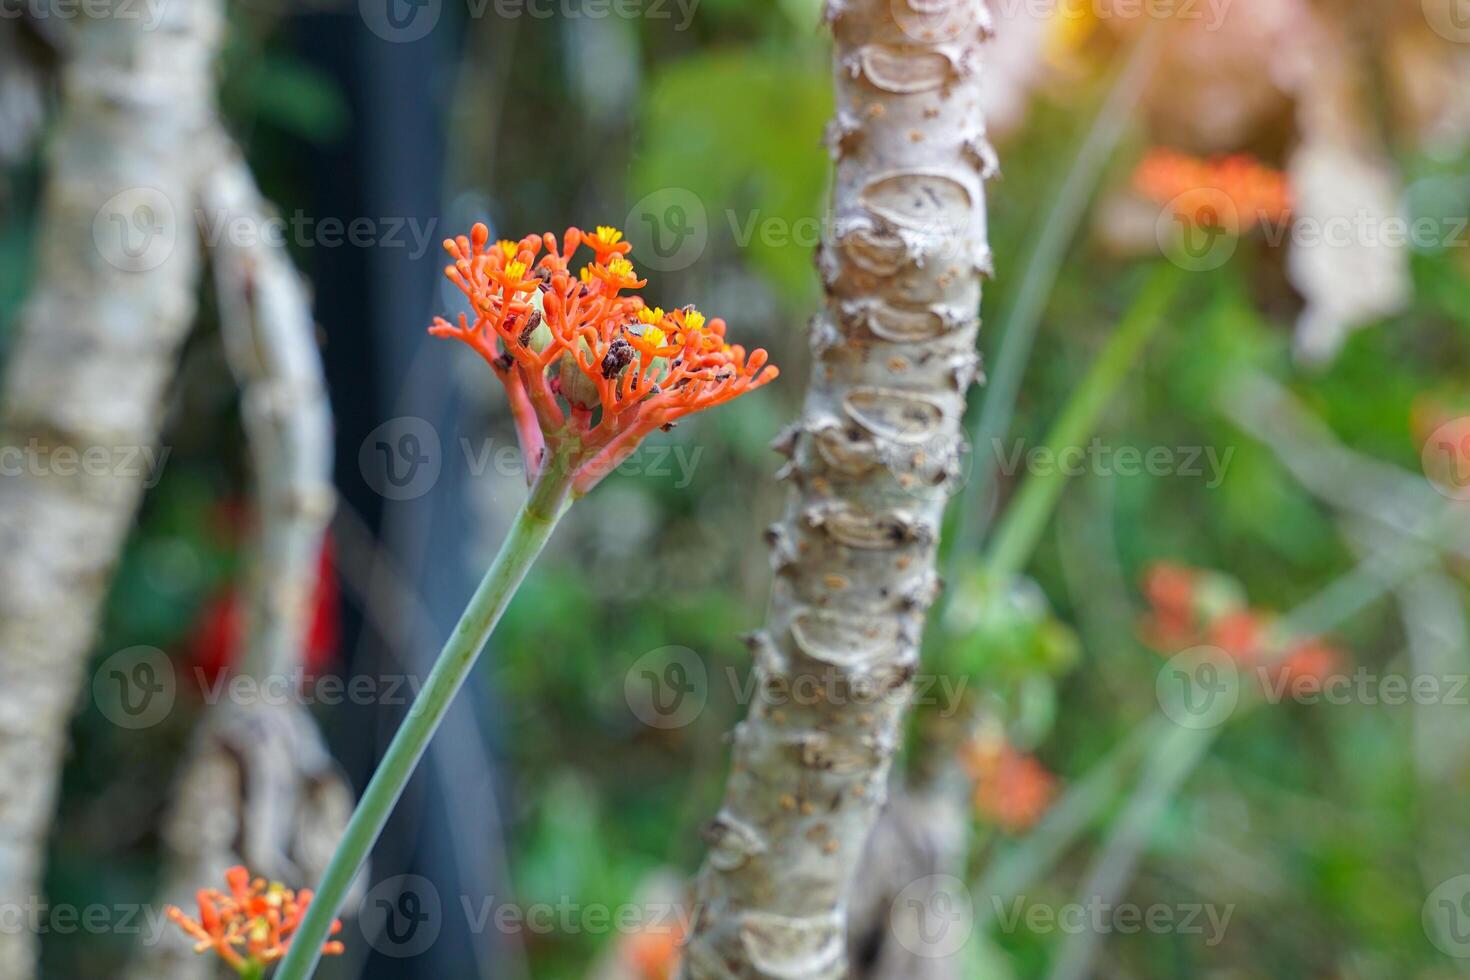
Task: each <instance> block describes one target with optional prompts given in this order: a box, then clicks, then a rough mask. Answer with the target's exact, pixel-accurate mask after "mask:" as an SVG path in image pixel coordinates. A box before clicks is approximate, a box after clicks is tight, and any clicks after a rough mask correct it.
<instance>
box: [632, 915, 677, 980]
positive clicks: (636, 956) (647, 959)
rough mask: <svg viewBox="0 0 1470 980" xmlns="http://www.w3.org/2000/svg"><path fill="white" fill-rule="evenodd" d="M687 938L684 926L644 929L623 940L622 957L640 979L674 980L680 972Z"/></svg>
mask: <svg viewBox="0 0 1470 980" xmlns="http://www.w3.org/2000/svg"><path fill="white" fill-rule="evenodd" d="M683 941H684V933H683V930H682V929H680V928H669V927H666V926H658V927H655V928H650V929H644V930H642V931H640V932H635V933H633V934H632V935H630V936H628V937H626V938H625V939H624V940H623V944H622V959H623V962H624V963H625V964H626V965H627V967H628V969H629V971H630V972H631V973H632V974H633V976H634V977H637V980H672V978H673V977H674V976H675V975H676V974H677V973H678V968H679V947H680V944H681V943H682V942H683Z"/></svg>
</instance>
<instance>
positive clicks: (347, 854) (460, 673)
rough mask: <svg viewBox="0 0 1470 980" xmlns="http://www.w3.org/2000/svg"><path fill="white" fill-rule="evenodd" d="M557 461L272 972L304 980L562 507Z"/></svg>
mask: <svg viewBox="0 0 1470 980" xmlns="http://www.w3.org/2000/svg"><path fill="white" fill-rule="evenodd" d="M561 463H562V460H560V459H557V460H555V461H554V462H552V463H548V465H547V467H546V469H545V470H544V471H543V472H542V474H541V476H539V477H538V478H537V480H536V483H535V484H534V485H533V486H532V487H531V495H530V497H529V498H528V499H527V500H526V503H525V505H524V506H523V507H522V508H521V511H520V513H519V514H517V515H516V519H515V523H513V524H512V525H511V528H510V533H509V534H507V535H506V537H505V541H504V543H502V544H501V546H500V553H499V554H497V555H496V556H495V561H494V562H493V563H492V564H491V565H490V570H489V571H487V572H486V573H485V578H484V580H483V581H481V582H480V586H479V588H478V589H476V590H475V594H474V596H473V597H471V599H470V602H469V605H467V606H466V607H465V611H464V614H463V615H462V616H461V617H460V620H459V624H458V625H457V626H455V628H454V632H453V633H452V634H450V637H449V640H448V642H446V643H445V644H444V649H443V651H442V652H441V653H440V654H439V659H438V661H437V662H436V663H435V664H434V668H433V670H431V671H430V672H429V677H428V680H427V681H425V683H424V689H423V692H422V693H421V694H420V695H419V697H418V699H417V700H416V701H414V703H413V708H412V709H410V711H409V713H408V717H407V718H406V719H404V722H403V725H402V727H400V728H399V729H398V732H397V734H395V735H394V736H393V741H392V742H391V743H390V744H389V746H388V751H387V752H386V753H384V755H383V760H382V762H380V763H379V764H378V770H377V772H375V773H373V778H372V780H371V781H370V782H369V783H368V787H367V791H366V792H364V793H363V795H362V799H361V800H360V801H359V802H358V804H357V809H356V810H355V811H353V814H352V819H351V820H350V821H349V822H348V824H347V830H346V832H345V833H344V834H343V835H342V840H341V842H340V843H338V845H337V850H336V852H335V853H334V854H333V855H332V861H331V863H330V864H329V865H328V866H327V872H326V874H325V875H324V876H323V878H322V882H321V885H320V886H319V887H318V888H317V891H316V896H315V898H313V900H312V903H311V907H310V909H308V910H307V914H306V919H305V921H304V922H302V924H301V928H300V929H299V930H297V932H296V935H295V937H294V938H293V940H292V942H291V948H290V950H289V951H288V952H287V954H286V958H285V959H284V960H282V961H281V968H280V971H279V972H278V973H277V974H276V980H306V978H307V977H309V976H311V974H312V971H313V970H315V968H316V965H317V962H318V961H319V960H320V959H321V955H322V945H323V944H324V943H325V942H326V941H327V938H328V934H329V932H330V931H331V926H332V921H333V920H334V919H336V918H337V915H338V914H339V913H340V912H341V909H342V903H343V901H344V899H345V897H346V895H347V890H348V888H349V887H350V886H351V884H352V881H353V879H354V878H356V877H357V873H358V871H359V869H361V867H362V864H363V862H364V861H365V860H366V859H367V856H368V853H369V852H370V851H371V850H372V848H373V845H374V844H376V843H377V841H378V837H379V836H380V835H381V834H382V832H383V826H384V825H385V824H386V823H387V822H388V816H389V814H390V813H392V812H393V808H394V806H396V805H397V803H398V799H399V797H400V796H402V795H403V790H404V787H405V786H407V785H408V781H409V778H410V777H412V775H413V772H414V769H415V768H416V767H417V766H418V763H419V760H420V759H421V758H422V757H423V755H424V751H425V749H427V748H428V745H429V741H430V740H431V739H432V738H433V737H434V732H435V731H436V730H437V729H438V728H439V724H440V723H441V722H442V721H443V720H444V716H445V714H447V713H448V711H449V705H450V703H451V702H452V701H453V700H454V696H455V694H456V693H458V691H459V689H460V688H461V687H462V686H463V685H464V682H465V680H466V678H468V677H469V675H470V671H471V670H472V669H473V668H474V666H475V661H476V660H477V659H479V656H480V651H481V650H482V649H483V648H484V646H485V643H486V641H487V640H489V639H490V634H491V632H492V631H493V630H494V629H495V624H496V623H498V622H499V621H500V617H501V615H502V614H503V613H504V612H505V609H506V607H507V606H508V605H509V604H510V600H511V597H512V596H514V595H515V592H516V589H517V588H518V587H519V586H520V584H521V581H522V580H523V579H524V578H525V577H526V572H527V571H528V570H529V569H530V567H531V564H532V563H533V562H534V561H535V560H536V557H537V556H538V555H539V554H540V553H541V549H542V548H544V547H545V545H546V542H547V540H548V539H549V538H550V537H551V532H552V530H553V529H554V528H555V527H556V523H557V521H558V519H560V517H561V515H562V513H563V512H564V511H565V509H566V506H567V504H568V502H569V496H570V494H569V491H570V477H569V475H568V474H567V472H566V469H565V467H564V466H563V465H561Z"/></svg>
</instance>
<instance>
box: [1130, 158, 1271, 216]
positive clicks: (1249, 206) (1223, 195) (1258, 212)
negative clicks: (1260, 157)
mask: <svg viewBox="0 0 1470 980" xmlns="http://www.w3.org/2000/svg"><path fill="white" fill-rule="evenodd" d="M1133 186H1134V188H1135V189H1136V190H1137V191H1138V192H1139V193H1140V194H1142V195H1143V196H1144V197H1147V198H1148V199H1149V200H1152V201H1156V202H1158V203H1160V204H1168V205H1169V206H1171V207H1172V208H1173V209H1174V211H1175V213H1176V214H1178V215H1180V216H1181V217H1182V218H1184V219H1185V220H1186V221H1189V222H1190V223H1191V224H1193V225H1196V226H1200V227H1218V228H1224V230H1226V231H1229V232H1231V233H1233V234H1241V233H1244V232H1245V231H1247V230H1249V229H1250V228H1252V227H1253V226H1255V225H1256V224H1277V223H1279V222H1281V221H1284V220H1286V219H1287V217H1288V216H1289V215H1290V213H1291V207H1292V198H1291V188H1290V186H1289V185H1288V183H1287V179H1286V175H1285V174H1283V173H1282V172H1281V171H1279V170H1276V169H1274V168H1272V167H1268V166H1266V165H1265V164H1263V163H1261V162H1259V161H1257V160H1256V159H1255V158H1254V157H1251V156H1249V155H1247V154H1236V155H1234V156H1228V157H1220V158H1217V159H1214V160H1204V159H1201V158H1199V157H1194V156H1189V155H1188V154H1184V153H1177V152H1175V151H1173V150H1166V149H1155V150H1152V151H1150V152H1149V153H1148V155H1147V156H1145V157H1144V158H1143V160H1142V162H1140V163H1139V165H1138V167H1137V169H1135V170H1134V172H1133ZM1222 205H1223V206H1226V209H1227V211H1228V209H1229V208H1233V209H1234V214H1230V213H1224V212H1222Z"/></svg>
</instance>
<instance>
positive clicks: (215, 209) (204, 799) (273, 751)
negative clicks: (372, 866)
mask: <svg viewBox="0 0 1470 980" xmlns="http://www.w3.org/2000/svg"><path fill="white" fill-rule="evenodd" d="M200 2H202V0H200ZM201 152H204V153H207V154H208V155H209V156H210V158H211V160H212V166H211V168H210V170H211V172H210V174H209V176H208V177H207V178H206V179H205V181H204V182H203V185H202V188H201V191H200V197H199V207H198V211H199V214H200V225H201V228H200V230H201V233H202V234H203V236H204V241H205V244H206V246H207V248H208V250H209V253H208V254H209V258H210V261H211V264H212V266H213V270H214V279H215V283H216V286H217V288H216V294H217V295H218V298H219V305H220V323H221V327H222V330H223V334H224V340H225V351H226V354H227V355H228V359H229V362H230V366H231V369H232V370H233V372H234V374H235V377H236V379H237V380H238V381H239V383H240V388H241V400H242V403H243V411H242V415H243V417H244V422H245V430H246V436H247V437H248V441H249V446H250V454H251V461H252V463H253V465H254V480H255V487H256V495H255V496H256V502H257V507H258V511H259V513H258V527H259V532H258V534H257V536H256V541H255V552H256V553H255V554H254V555H253V561H252V562H251V566H250V575H249V578H248V587H247V589H246V594H247V596H248V598H249V609H250V613H249V616H248V617H247V622H248V633H247V636H248V639H247V643H246V649H245V653H244V662H243V664H242V665H241V671H240V673H241V674H242V675H245V676H249V677H251V678H254V679H256V680H262V681H264V680H266V679H268V678H271V677H277V678H279V679H280V680H279V682H272V683H270V684H269V685H268V686H265V687H264V688H263V690H267V691H269V692H271V693H270V694H269V696H268V697H262V698H252V699H251V700H250V701H249V702H243V703H236V702H235V701H234V700H232V699H230V698H229V697H226V698H225V700H223V701H221V702H220V703H218V704H215V705H213V706H212V707H210V709H209V711H208V713H207V714H206V716H205V719H204V722H203V724H202V725H201V727H200V730H199V732H198V734H197V735H196V737H195V744H194V746H193V748H192V751H191V752H190V754H189V757H188V759H187V761H186V763H185V765H184V767H183V770H182V772H181V774H180V777H179V779H178V781H177V785H176V788H175V793H174V805H173V810H172V812H171V813H170V815H169V819H168V822H167V824H166V826H165V828H164V842H165V844H166V845H167V848H168V865H167V868H166V870H165V874H164V881H165V884H164V898H165V901H167V902H168V903H170V904H174V905H180V906H182V907H184V908H189V907H190V905H191V901H192V896H193V895H194V893H195V891H196V890H197V889H199V888H200V887H202V886H205V885H216V886H217V884H218V882H219V881H220V880H221V879H222V877H223V874H224V871H225V869H226V868H228V867H230V866H231V865H235V864H242V863H243V864H245V865H246V866H248V867H249V868H250V869H251V871H252V872H254V873H256V874H260V875H263V876H265V877H267V878H271V879H273V880H280V881H284V882H289V883H291V884H292V885H293V886H294V885H300V884H304V883H306V882H309V881H315V880H317V879H318V878H319V877H320V876H321V874H322V873H323V872H324V871H325V870H326V864H327V862H328V861H329V860H330V858H331V853H332V849H333V848H334V847H335V846H336V843H337V840H338V838H339V837H340V836H341V831H342V828H343V827H344V826H345V825H346V822H347V819H348V817H349V816H350V815H351V812H352V805H353V797H352V793H351V790H350V789H349V787H348V786H347V784H346V781H345V780H344V779H343V778H342V776H341V775H340V773H339V771H338V769H337V767H336V765H335V764H334V763H333V761H332V758H331V756H330V755H329V754H328V752H327V750H326V747H325V745H324V744H323V743H322V740H321V736H320V734H319V733H318V732H317V728H316V724H315V722H314V721H313V720H312V718H311V716H310V714H309V713H308V711H307V710H306V708H305V706H304V705H303V704H301V703H299V702H298V701H297V700H296V699H295V698H294V697H292V696H291V695H293V694H294V693H295V692H296V691H297V685H296V682H297V674H298V673H299V668H300V667H301V665H302V662H303V656H302V654H303V649H304V644H305V639H306V632H307V627H308V619H307V617H308V615H309V613H310V611H311V610H310V607H309V605H308V602H309V600H310V598H311V596H312V594H313V591H314V588H315V586H316V580H317V574H318V556H319V554H320V550H321V544H322V536H323V534H324V533H325V530H326V525H327V521H328V519H329V518H330V515H331V512H332V502H333V496H334V494H333V490H332V485H331V466H332V426H331V414H330V408H329V406H328V404H327V396H326V390H325V385H324V381H323V377H322V366H321V358H320V356H319V355H318V352H317V345H316V337H315V331H316V325H315V323H314V321H313V320H312V315H311V299H310V296H309V294H308V292H307V288H306V284H305V283H304V282H303V281H302V280H301V277H300V276H299V275H298V274H297V272H296V269H295V268H294V267H293V266H292V264H291V260H290V256H289V255H287V253H286V250H285V248H284V247H283V246H281V245H278V244H276V245H273V244H272V243H271V238H270V236H268V235H266V234H265V231H266V229H267V223H268V222H269V221H270V220H271V219H272V217H273V216H272V214H271V213H270V211H269V208H268V206H267V205H266V203H265V201H264V200H262V199H261V197H260V192H259V191H258V190H257V189H256V186H255V181H254V179H253V178H252V177H251V175H250V170H249V168H248V167H247V165H246V163H245V161H244V160H243V159H242V158H241V157H240V154H239V151H238V150H237V149H236V148H235V146H234V145H233V144H232V143H231V142H230V140H229V139H228V138H227V137H226V136H225V135H224V133H223V132H219V133H216V134H215V135H214V137H213V139H212V140H211V141H210V143H209V144H208V146H206V147H201ZM252 687H253V686H252ZM221 690H223V691H228V690H229V688H227V687H225V688H221ZM246 690H247V691H249V690H251V688H246ZM282 695H284V696H285V698H286V699H285V700H284V701H282V700H281V696H282ZM191 947H192V944H191V943H190V941H189V940H188V939H187V938H186V937H185V936H184V935H183V933H182V932H177V931H170V932H168V933H166V934H165V935H164V936H163V937H162V942H160V943H159V944H157V945H155V946H148V947H145V948H144V949H143V950H141V951H140V955H139V956H138V957H137V959H136V960H135V962H134V963H133V965H132V968H131V970H130V973H129V976H130V977H133V978H135V980H196V978H198V980H202V978H205V977H209V976H211V975H212V974H213V971H214V964H213V962H212V961H211V960H209V959H206V958H203V957H200V956H197V955H195V954H194V953H193V950H192V948H191Z"/></svg>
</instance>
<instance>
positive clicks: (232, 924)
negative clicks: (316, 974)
mask: <svg viewBox="0 0 1470 980" xmlns="http://www.w3.org/2000/svg"><path fill="white" fill-rule="evenodd" d="M225 882H226V883H227V884H228V886H229V891H228V892H221V891H217V890H216V889H213V888H206V889H204V890H202V891H200V892H199V918H198V919H193V918H190V917H189V916H188V915H186V914H184V911H183V910H182V909H180V908H178V907H177V906H173V905H170V906H169V907H168V909H167V910H166V913H167V915H168V917H169V919H170V920H172V921H173V922H174V923H175V924H177V925H178V926H179V928H181V929H183V930H184V932H186V933H188V934H189V937H190V938H191V939H193V940H194V941H195V945H194V951H195V952H196V953H207V952H209V951H211V950H213V951H214V952H215V953H217V954H219V957H220V959H222V960H224V961H225V962H226V963H228V964H229V965H230V967H231V969H233V970H234V971H235V972H236V973H238V974H240V976H242V977H250V978H258V977H263V976H265V969H266V967H268V966H270V965H271V964H272V963H275V962H276V961H277V960H279V959H281V957H283V956H285V955H286V950H287V949H288V948H289V947H290V945H291V936H292V934H293V933H295V931H296V928H297V927H298V926H299V925H300V924H301V920H302V918H303V917H305V915H306V910H307V908H308V907H309V906H310V905H311V900H312V893H311V892H310V891H308V890H305V889H303V890H302V891H300V892H294V891H292V890H291V889H289V888H287V887H285V886H284V885H282V884H280V883H279V882H271V883H267V882H266V880H265V879H264V878H256V879H254V880H253V881H252V880H251V878H250V872H249V871H247V870H245V869H244V868H241V867H235V868H231V869H230V870H229V871H227V872H225ZM341 928H342V923H341V922H340V921H339V922H335V923H333V925H332V934H333V935H336V934H337V932H338V931H339V930H340V929H341ZM322 952H323V953H325V954H327V955H328V956H334V955H338V954H340V953H342V952H343V946H342V944H341V943H340V942H336V941H333V942H329V943H327V944H326V945H324V946H323V947H322Z"/></svg>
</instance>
